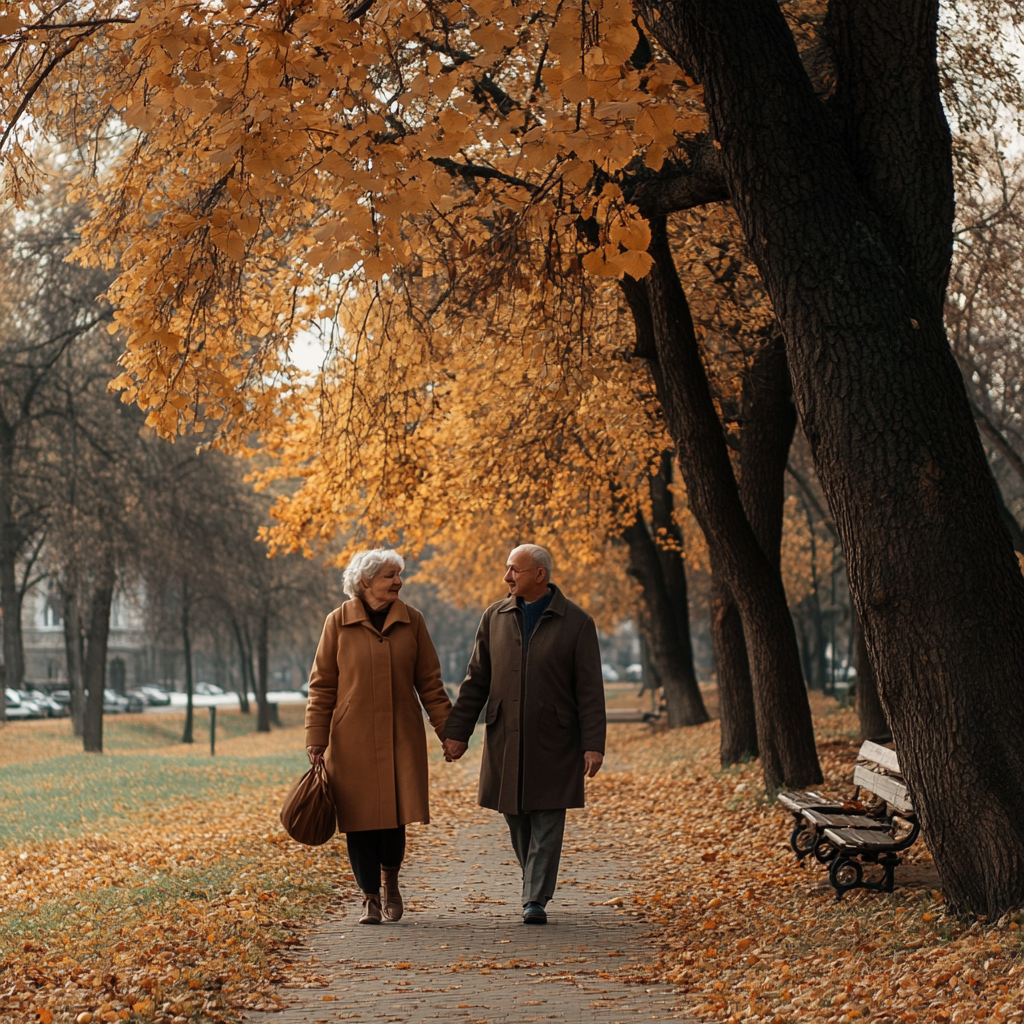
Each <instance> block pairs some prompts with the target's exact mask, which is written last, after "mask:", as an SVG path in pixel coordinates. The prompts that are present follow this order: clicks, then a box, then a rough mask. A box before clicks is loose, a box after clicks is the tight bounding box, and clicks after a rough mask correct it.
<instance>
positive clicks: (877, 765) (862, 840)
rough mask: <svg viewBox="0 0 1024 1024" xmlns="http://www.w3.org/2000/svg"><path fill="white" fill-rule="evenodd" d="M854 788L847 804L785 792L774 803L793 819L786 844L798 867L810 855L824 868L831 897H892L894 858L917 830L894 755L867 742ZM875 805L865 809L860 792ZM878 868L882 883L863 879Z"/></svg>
mask: <svg viewBox="0 0 1024 1024" xmlns="http://www.w3.org/2000/svg"><path fill="white" fill-rule="evenodd" d="M853 783H854V785H855V786H856V787H857V789H856V792H855V793H854V796H853V799H852V800H846V801H842V800H840V801H836V800H829V799H828V798H827V797H824V796H822V795H821V794H820V793H815V792H811V791H805V790H795V791H794V790H790V791H787V792H783V793H780V794H779V796H778V801H779V803H780V804H782V806H783V807H785V808H786V810H787V811H789V812H790V814H792V815H793V818H794V825H793V831H792V833H791V834H790V837H789V844H790V846H791V847H792V849H793V852H794V853H795V854H796V856H797V860H799V861H800V862H801V864H802V863H803V861H804V859H805V858H806V857H807V856H808V855H811V854H813V856H814V858H815V859H816V860H817V861H818V862H819V863H821V864H827V865H829V873H828V877H829V882H831V884H832V887H833V888H834V889H835V890H836V897H837V898H838V899H842V897H843V894H844V893H846V892H849V891H850V890H851V889H874V890H877V891H880V892H892V891H893V888H894V886H895V871H896V865H897V864H899V863H900V857H899V854H900V853H902V852H903V851H904V850H906V849H908V848H909V847H910V846H912V845H913V843H914V842H915V841H916V840H917V837H918V835H919V834H920V831H921V826H920V824H919V822H918V821H917V817H916V815H915V813H914V805H913V803H912V801H911V799H910V794H909V792H908V790H907V784H906V783H905V782H904V781H903V775H902V774H901V772H900V766H899V760H898V759H897V757H896V752H895V751H893V750H890V749H889V748H888V747H883V746H881V745H880V744H878V743H872V742H871V741H870V740H868V741H866V742H865V743H864V745H863V746H862V747H861V748H860V752H859V753H858V754H857V764H856V766H855V767H854V769H853ZM862 791H863V792H868V793H871V794H873V795H874V796H875V797H876V798H877V799H876V801H875V802H874V803H873V804H872V806H870V807H866V806H865V805H864V804H863V803H862V802H861V801H860V800H859V799H858V798H859V796H860V794H861V792H862ZM869 864H870V865H877V866H878V867H880V868H881V872H882V873H881V877H880V878H872V879H870V880H866V879H865V874H864V868H865V866H866V865H869Z"/></svg>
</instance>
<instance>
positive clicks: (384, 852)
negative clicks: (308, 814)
mask: <svg viewBox="0 0 1024 1024" xmlns="http://www.w3.org/2000/svg"><path fill="white" fill-rule="evenodd" d="M345 842H346V843H347V844H348V860H349V863H350V864H351V865H352V874H353V875H355V876H356V885H358V886H359V888H360V889H361V890H362V891H363V892H372V893H374V894H376V893H378V892H380V869H381V866H382V865H383V866H384V867H386V868H396V867H398V865H399V864H401V863H402V860H403V859H404V857H405V826H404V825H399V826H398V828H371V829H368V830H367V831H366V832H346V833H345Z"/></svg>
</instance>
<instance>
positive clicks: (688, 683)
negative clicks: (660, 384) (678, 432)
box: [649, 451, 709, 725]
mask: <svg viewBox="0 0 1024 1024" xmlns="http://www.w3.org/2000/svg"><path fill="white" fill-rule="evenodd" d="M671 483H672V452H671V451H667V452H664V453H662V456H661V466H660V467H659V469H658V472H657V473H655V474H653V475H652V476H651V477H649V485H650V492H651V529H652V531H653V532H654V534H655V535H656V536H662V537H664V538H666V540H667V541H668V544H669V545H670V546H668V547H666V546H664V545H662V544H657V545H656V546H657V550H658V561H659V563H660V564H661V573H662V577H663V578H664V580H665V592H666V593H667V594H668V599H669V610H670V612H671V615H672V621H673V623H674V625H675V630H676V634H677V635H678V637H679V646H680V647H681V648H682V655H683V661H682V666H681V672H682V678H683V685H684V689H685V691H686V693H687V695H688V696H687V698H686V700H687V702H688V705H689V706H690V707H691V709H692V711H693V712H694V713H695V716H696V717H695V720H694V721H691V722H689V723H688V724H691V725H696V724H699V723H700V722H706V721H708V720H709V716H708V713H707V709H706V708H705V706H704V698H703V696H702V695H701V692H700V685H699V684H698V682H697V672H696V670H695V669H694V666H693V639H692V637H691V635H690V593H689V587H688V585H687V582H686V543H685V541H684V539H683V531H682V530H681V529H680V528H679V524H678V523H677V522H676V521H675V516H674V514H673V513H674V509H675V499H674V498H673V495H672V489H671ZM701 716H702V717H701Z"/></svg>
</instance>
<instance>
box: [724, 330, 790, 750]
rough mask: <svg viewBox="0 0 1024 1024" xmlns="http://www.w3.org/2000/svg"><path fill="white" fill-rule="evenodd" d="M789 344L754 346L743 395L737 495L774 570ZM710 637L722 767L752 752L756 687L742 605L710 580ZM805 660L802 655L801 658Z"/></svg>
mask: <svg viewBox="0 0 1024 1024" xmlns="http://www.w3.org/2000/svg"><path fill="white" fill-rule="evenodd" d="M791 392H792V388H791V386H790V381H789V367H788V366H787V365H786V349H785V344H784V342H783V339H782V337H781V336H780V335H776V334H773V336H772V337H771V338H769V339H767V340H766V342H765V343H764V344H763V345H762V346H761V347H760V348H759V349H758V350H757V352H756V353H755V355H754V359H753V361H752V363H751V366H750V368H749V369H748V370H747V372H746V374H745V375H744V380H743V389H742V392H741V398H740V418H741V420H742V427H741V429H740V480H739V488H740V501H741V502H742V504H743V510H744V512H746V515H747V519H748V520H749V522H750V526H751V528H752V529H753V531H754V535H755V536H756V537H757V541H758V544H760V545H761V550H762V551H763V552H764V553H765V556H766V557H767V558H768V560H769V561H770V562H771V563H772V565H773V566H775V568H776V569H778V568H779V565H780V563H781V557H782V556H781V548H782V517H783V503H784V502H785V496H786V495H785V491H786V487H785V476H786V463H787V460H788V459H789V449H790V446H791V445H792V443H793V433H794V432H795V430H796V407H795V406H794V405H793V401H792V394H791ZM711 624H712V625H711V628H712V643H713V645H714V648H715V660H716V662H717V664H718V691H719V708H720V717H721V723H722V724H721V741H720V747H719V758H720V760H721V763H722V767H723V768H724V767H727V766H728V765H730V764H736V763H737V762H739V761H743V760H746V759H747V758H750V757H756V756H757V735H756V722H755V717H754V691H753V684H752V682H751V679H750V661H749V659H748V657H747V651H746V641H745V639H744V636H743V625H742V623H741V621H740V616H739V609H738V608H737V607H736V603H735V601H734V600H733V597H732V593H731V592H730V590H729V588H728V587H727V586H725V585H723V584H722V582H721V581H717V582H713V583H712V619H711ZM801 664H802V661H801Z"/></svg>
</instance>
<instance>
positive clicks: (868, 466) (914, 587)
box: [639, 0, 1024, 917]
mask: <svg viewBox="0 0 1024 1024" xmlns="http://www.w3.org/2000/svg"><path fill="white" fill-rule="evenodd" d="M833 6H834V7H835V8H836V12H837V13H836V17H837V18H839V17H840V15H841V24H839V23H837V24H839V27H838V28H837V30H836V33H837V34H836V39H837V41H838V44H839V45H840V47H841V51H840V60H839V67H840V75H839V78H840V81H841V82H842V83H843V86H842V88H844V89H847V90H849V91H850V92H851V94H852V98H851V99H849V100H845V101H844V103H843V105H842V107H841V110H844V111H846V112H850V111H853V114H852V115H851V116H853V117H854V118H856V117H857V115H858V112H859V114H860V117H861V119H862V130H858V131H850V130H847V131H846V134H845V138H844V141H845V144H846V145H845V148H844V145H843V143H842V142H840V140H838V139H837V137H836V135H835V129H834V123H835V122H834V121H833V120H831V119H830V118H829V117H828V116H827V115H826V112H825V110H824V108H823V106H822V104H821V102H820V101H819V100H818V98H817V97H816V96H815V95H814V92H813V89H812V87H811V83H810V81H809V80H808V78H807V75H806V74H805V72H804V70H803V68H802V66H801V64H800V60H799V56H798V54H797V51H796V46H795V44H794V41H793V37H792V34H791V33H790V30H789V28H788V27H787V25H786V22H785V19H784V17H783V15H782V13H781V11H780V10H779V7H778V4H777V3H775V0H745V2H744V3H742V4H740V3H737V2H735V0H733V2H722V0H688V2H686V3H671V4H659V5H657V10H658V13H659V14H660V17H658V18H655V16H654V7H655V5H654V4H652V3H649V2H648V0H641V2H640V4H639V10H640V12H641V13H643V14H644V16H645V21H646V22H647V25H648V27H649V28H650V29H651V31H652V32H654V34H655V35H656V36H657V38H658V39H659V41H660V42H661V43H662V44H663V45H664V46H665V47H666V49H667V50H668V51H669V52H670V53H671V54H672V55H673V56H674V57H675V58H676V59H677V60H678V62H679V63H680V64H681V65H682V66H684V67H686V68H687V69H688V71H689V73H690V74H691V75H693V76H694V77H695V78H696V79H697V80H698V81H700V82H701V83H702V84H703V86H704V96H705V101H706V105H707V109H708V114H709V119H710V130H711V132H712V134H713V136H714V137H715V138H716V139H717V140H718V141H719V143H720V145H721V147H722V159H723V166H724V168H725V173H726V178H727V181H728V184H729V188H730V192H731V194H732V197H733V201H734V204H735V207H736V210H737V212H738V214H739V217H740V220H741V222H742V224H743V228H744V233H745V235H746V237H747V241H748V243H749V245H750V250H751V254H752V256H753V258H754V259H755V261H756V262H757V264H758V266H759V268H760V271H761V276H762V278H763V280H764V282H765V285H766V287H767V289H768V292H769V294H770V296H771V299H772V302H773V305H774V308H775V312H776V315H777V316H778V318H779V321H780V323H781V324H782V327H783V330H784V332H785V336H786V344H787V350H788V354H789V365H790V372H791V374H792V378H793V390H794V395H795V398H796V402H797V408H798V410H799V413H800V417H801V422H802V424H803V428H804V433H805V434H806V435H807V439H808V441H809V443H810V445H811V450H812V452H813V455H814V460H815V466H816V469H817V474H818V478H819V480H820V481H821V484H822V487H823V489H824V491H825V495H826V497H827V499H828V503H829V507H830V509H831V511H832V515H833V517H834V520H835V523H836V527H837V530H838V532H839V536H840V538H841V540H842V544H843V550H844V553H845V556H846V563H847V567H848V571H849V578H850V585H851V590H852V594H853V598H854V604H855V606H856V610H857V613H858V615H859V616H860V619H861V622H862V624H863V627H864V638H865V643H866V644H867V648H868V651H869V652H870V655H871V661H872V664H873V665H874V666H875V670H876V673H877V681H878V689H879V694H880V696H881V699H882V703H883V705H884V707H885V709H886V712H887V714H888V718H889V723H890V725H891V726H892V731H893V736H894V739H895V741H896V749H897V751H898V752H899V756H900V763H901V766H902V767H903V769H904V772H905V774H906V777H907V780H908V782H909V784H910V788H911V790H912V791H913V794H914V802H915V806H916V807H917V808H918V810H919V813H920V816H921V820H922V824H923V826H924V832H925V836H926V838H927V841H928V845H929V847H930V848H931V851H932V853H933V854H934V857H935V862H936V865H937V867H938V869H939V872H940V875H941V878H942V882H943V888H944V890H945V893H946V896H947V899H948V902H949V904H950V906H951V907H953V908H955V909H959V910H973V911H976V912H985V913H987V914H988V915H989V916H990V917H996V916H999V915H1000V914H1001V913H1002V912H1003V911H1005V910H1006V909H1008V908H1010V907H1016V906H1019V905H1020V904H1021V903H1022V902H1024V746H1022V744H1021V742H1020V737H1021V736H1022V735H1024V700H1022V699H1021V680H1022V678H1024V579H1022V577H1021V573H1020V571H1019V568H1018V563H1017V559H1016V556H1015V555H1014V552H1013V547H1012V544H1011V543H1010V538H1009V536H1008V534H1007V532H1006V528H1005V526H1004V525H1003V523H1002V521H1001V519H1000V516H999V510H998V508H997V506H996V501H995V497H994V495H993V491H992V486H991V482H990V478H989V472H988V466H987V464H986V461H985V454H984V451H983V450H982V446H981V442H980V439H979V438H978V433H977V430H976V429H975V426H974V423H973V419H972V416H971V411H970V408H969V406H968V403H967V398H966V395H965V392H964V387H963V381H962V379H961V377H960V373H959V370H958V368H957V366H956V363H955V360H954V359H953V356H952V353H951V352H950V348H949V345H948V342H947V339H946V336H945V332H944V330H943V325H942V320H941V315H940V309H939V307H940V306H941V296H942V292H943V289H944V286H945V273H946V269H947V268H948V261H949V239H950V238H951V210H952V205H951V204H952V187H951V171H950V145H949V132H948V129H947V128H946V125H945V122H944V119H943V116H942V110H941V102H940V91H939V78H938V70H937V65H936V56H935V54H936V27H937V2H918V3H911V2H906V3H901V4H887V3H881V2H880V0H877V2H864V0H862V2H859V3H857V4H854V3H852V2H849V0H834V4H833ZM851 147H852V148H853V149H855V150H863V151H865V152H868V151H870V153H869V156H868V157H865V158H863V159H861V158H857V159H855V160H854V161H852V162H851V159H850V158H849V155H848V154H849V150H850V148H851ZM887 148H888V152H887V151H886V150H887ZM936 176H937V177H936ZM889 193H892V194H893V195H892V198H891V201H890V199H889V198H888V195H889ZM936 233H937V234H936Z"/></svg>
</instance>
